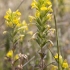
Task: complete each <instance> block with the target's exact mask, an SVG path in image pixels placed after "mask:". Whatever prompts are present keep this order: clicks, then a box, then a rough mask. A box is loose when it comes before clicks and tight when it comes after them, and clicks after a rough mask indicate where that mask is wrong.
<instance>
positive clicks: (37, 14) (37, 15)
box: [35, 10, 40, 18]
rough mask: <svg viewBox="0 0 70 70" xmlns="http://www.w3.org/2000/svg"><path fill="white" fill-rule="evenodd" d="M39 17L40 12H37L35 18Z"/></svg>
mask: <svg viewBox="0 0 70 70" xmlns="http://www.w3.org/2000/svg"><path fill="white" fill-rule="evenodd" d="M39 16H40V12H39V11H38V10H37V11H36V13H35V17H37V18H38V17H39Z"/></svg>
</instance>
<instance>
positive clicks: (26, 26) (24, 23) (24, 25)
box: [22, 20, 28, 30]
mask: <svg viewBox="0 0 70 70" xmlns="http://www.w3.org/2000/svg"><path fill="white" fill-rule="evenodd" d="M22 25H23V29H24V30H28V25H27V23H26V21H25V20H24V21H23V22H22Z"/></svg>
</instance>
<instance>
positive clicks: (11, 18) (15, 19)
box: [4, 9, 21, 28]
mask: <svg viewBox="0 0 70 70" xmlns="http://www.w3.org/2000/svg"><path fill="white" fill-rule="evenodd" d="M20 15H21V13H20V12H19V11H18V10H17V11H15V12H12V11H11V9H9V10H8V11H7V12H6V15H5V16H4V18H5V19H6V25H7V26H8V27H12V28H13V27H14V26H16V25H17V24H18V23H19V22H20Z"/></svg>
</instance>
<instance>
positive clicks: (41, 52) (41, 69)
mask: <svg viewBox="0 0 70 70" xmlns="http://www.w3.org/2000/svg"><path fill="white" fill-rule="evenodd" d="M42 49H43V48H42V47H41V54H42V53H43V52H42ZM41 62H42V66H41V70H43V58H42V57H41Z"/></svg>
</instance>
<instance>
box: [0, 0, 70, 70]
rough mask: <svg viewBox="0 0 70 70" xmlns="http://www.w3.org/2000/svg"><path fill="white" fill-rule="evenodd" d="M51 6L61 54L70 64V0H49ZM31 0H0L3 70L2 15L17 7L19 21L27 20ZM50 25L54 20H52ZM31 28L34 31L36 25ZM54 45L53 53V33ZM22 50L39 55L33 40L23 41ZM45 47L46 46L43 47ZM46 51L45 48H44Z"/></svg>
mask: <svg viewBox="0 0 70 70" xmlns="http://www.w3.org/2000/svg"><path fill="white" fill-rule="evenodd" d="M51 1H52V3H53V8H54V11H55V14H56V19H57V25H58V36H59V47H60V48H61V54H62V56H63V57H64V58H65V59H67V61H68V63H69V64H70V0H58V1H57V0H51ZM31 2H32V0H0V70H3V64H4V56H5V37H4V35H3V31H4V30H5V28H6V27H5V19H4V15H5V14H6V11H7V10H8V9H9V8H10V9H11V10H12V11H15V10H16V9H19V11H20V12H21V14H22V15H21V21H22V20H26V21H27V22H28V16H29V15H33V13H34V10H32V9H31V6H30V4H31ZM52 26H54V21H53V20H52ZM31 30H33V31H36V27H35V26H32V27H31ZM52 41H53V42H54V47H52V49H53V51H54V53H55V52H56V48H55V47H56V40H55V35H54V36H53V38H52ZM24 45H25V46H24V47H23V52H24V53H25V54H27V55H29V58H31V57H33V56H34V55H35V56H36V58H38V57H39V55H38V54H37V53H38V52H37V51H38V50H39V48H40V47H39V46H38V45H37V43H36V42H35V41H32V42H27V41H24ZM45 49H46V48H45ZM45 52H46V50H45ZM34 61H35V60H32V61H31V63H30V65H33V64H34Z"/></svg>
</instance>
